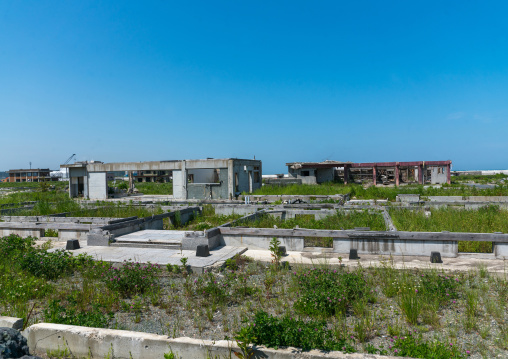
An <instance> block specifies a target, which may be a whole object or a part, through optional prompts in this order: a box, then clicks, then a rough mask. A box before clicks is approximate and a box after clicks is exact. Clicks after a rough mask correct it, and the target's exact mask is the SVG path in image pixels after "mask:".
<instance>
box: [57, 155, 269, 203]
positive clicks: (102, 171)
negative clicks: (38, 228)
mask: <svg viewBox="0 0 508 359" xmlns="http://www.w3.org/2000/svg"><path fill="white" fill-rule="evenodd" d="M61 167H63V168H68V170H69V180H70V182H69V196H70V197H78V196H83V197H85V198H89V199H94V200H103V199H106V198H108V183H107V173H108V172H115V171H126V172H128V174H129V188H130V189H133V188H134V179H133V173H134V172H138V173H139V172H141V171H154V172H157V173H158V172H159V171H164V172H166V171H168V172H169V171H170V172H171V177H172V178H171V180H172V183H173V198H174V199H181V200H184V199H232V198H233V197H236V196H238V195H239V194H240V193H242V192H253V191H255V190H256V189H258V188H260V187H261V176H262V165H261V161H259V160H247V159H237V158H227V159H205V160H176V161H149V162H116V163H103V162H100V161H91V162H75V163H74V164H68V165H62V166H61Z"/></svg>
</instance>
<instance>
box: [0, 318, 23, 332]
mask: <svg viewBox="0 0 508 359" xmlns="http://www.w3.org/2000/svg"><path fill="white" fill-rule="evenodd" d="M0 328H12V329H16V330H21V329H23V319H22V318H14V317H2V316H0Z"/></svg>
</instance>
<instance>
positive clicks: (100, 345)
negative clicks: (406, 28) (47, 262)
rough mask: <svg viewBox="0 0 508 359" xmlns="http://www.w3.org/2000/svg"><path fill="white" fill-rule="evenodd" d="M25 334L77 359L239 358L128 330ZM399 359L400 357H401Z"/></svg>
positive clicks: (262, 350)
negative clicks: (104, 358) (171, 356)
mask: <svg viewBox="0 0 508 359" xmlns="http://www.w3.org/2000/svg"><path fill="white" fill-rule="evenodd" d="M24 334H25V335H26V337H27V339H28V347H29V348H30V351H31V352H33V353H35V354H46V353H47V352H48V351H52V350H64V349H66V350H68V351H69V352H70V353H71V354H72V356H73V357H74V358H87V357H92V358H103V357H110V356H111V357H115V358H138V359H152V358H164V354H165V353H171V352H173V353H174V354H175V356H176V357H177V358H185V359H206V358H210V357H221V358H222V357H224V358H234V357H236V356H235V354H234V352H237V353H240V349H239V347H238V346H237V345H236V343H235V342H233V341H228V340H219V341H211V340H202V339H193V338H187V337H181V338H174V339H171V338H170V337H168V336H163V335H157V334H151V333H142V332H132V331H126V330H115V329H100V328H88V327H78V326H72V325H63V324H50V323H39V324H34V325H32V326H30V327H29V328H28V329H27V330H26V331H25V332H24ZM253 349H254V351H255V357H261V358H265V359H286V358H287V359H290V358H306V359H320V358H338V359H339V358H340V359H394V358H395V357H393V356H382V355H373V354H345V353H342V352H325V351H321V350H310V351H305V352H302V351H301V350H300V349H297V348H291V347H289V348H283V349H282V348H280V349H272V348H266V347H263V346H254V347H253ZM399 358H400V357H399Z"/></svg>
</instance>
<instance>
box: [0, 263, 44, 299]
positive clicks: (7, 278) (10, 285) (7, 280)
mask: <svg viewBox="0 0 508 359" xmlns="http://www.w3.org/2000/svg"><path fill="white" fill-rule="evenodd" d="M50 290H51V285H50V284H49V283H47V281H46V280H45V279H43V278H37V277H35V276H33V275H31V274H29V273H26V272H22V271H19V270H18V269H17V268H16V269H14V268H12V267H11V268H8V266H7V265H6V266H4V265H1V264H0V302H6V303H14V302H15V301H18V300H21V301H26V300H29V299H35V298H43V297H44V296H45V295H46V294H48V293H49V292H50Z"/></svg>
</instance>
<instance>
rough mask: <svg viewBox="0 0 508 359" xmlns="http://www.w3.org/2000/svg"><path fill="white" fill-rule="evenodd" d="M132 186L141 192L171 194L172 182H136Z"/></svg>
mask: <svg viewBox="0 0 508 359" xmlns="http://www.w3.org/2000/svg"><path fill="white" fill-rule="evenodd" d="M134 186H135V187H136V188H137V189H138V191H139V192H141V193H143V194H173V183H171V182H168V183H156V182H137V183H135V184H134Z"/></svg>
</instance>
